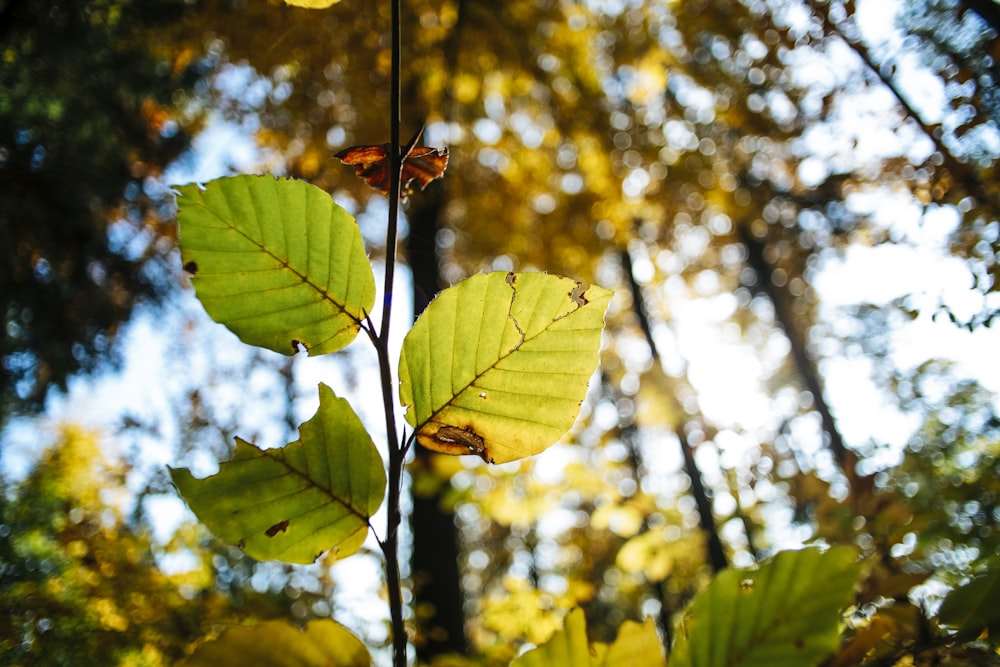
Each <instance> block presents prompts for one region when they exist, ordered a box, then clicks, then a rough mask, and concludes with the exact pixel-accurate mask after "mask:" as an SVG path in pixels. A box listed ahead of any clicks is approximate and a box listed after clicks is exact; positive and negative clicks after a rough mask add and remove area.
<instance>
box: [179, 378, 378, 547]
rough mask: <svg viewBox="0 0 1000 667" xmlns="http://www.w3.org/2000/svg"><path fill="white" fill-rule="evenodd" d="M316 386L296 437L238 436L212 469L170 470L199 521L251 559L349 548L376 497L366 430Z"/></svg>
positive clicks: (373, 453) (373, 454)
mask: <svg viewBox="0 0 1000 667" xmlns="http://www.w3.org/2000/svg"><path fill="white" fill-rule="evenodd" d="M319 389H320V391H319V397H320V404H319V410H318V411H317V412H316V415H315V416H314V417H313V418H312V419H310V420H309V421H307V422H306V423H304V424H303V425H302V427H301V429H300V437H299V439H298V440H297V441H295V442H292V443H289V444H287V445H285V446H284V447H281V448H277V449H258V448H257V447H255V446H253V445H252V444H250V443H248V442H245V441H243V440H240V439H239V438H237V439H236V452H235V454H234V455H233V458H232V460H230V461H227V462H225V463H223V464H222V465H221V466H220V467H219V472H218V473H217V474H215V475H212V476H211V477H206V478H205V479H196V478H195V477H194V476H192V475H191V473H190V472H189V471H188V470H185V469H183V468H181V469H171V471H170V475H171V477H172V478H173V481H174V484H175V485H176V486H177V488H178V489H179V490H180V492H181V495H182V496H184V499H185V500H186V501H187V502H188V505H190V506H191V509H192V510H193V511H194V513H195V514H196V515H197V516H198V518H199V519H200V520H201V521H202V523H204V524H205V525H206V526H208V528H209V530H211V531H212V532H213V533H215V535H217V536H218V537H220V538H221V539H223V540H225V541H226V542H228V543H230V544H237V545H239V546H240V547H241V548H242V549H243V550H244V551H246V553H247V554H249V555H250V556H252V557H254V558H256V559H258V560H282V561H285V562H288V563H311V562H313V561H314V560H316V558H318V557H319V556H320V555H321V554H322V553H323V552H324V551H327V550H330V549H334V550H335V551H336V553H337V555H338V556H339V557H345V556H348V555H350V554H352V553H354V552H355V551H357V550H358V548H360V547H361V544H362V543H363V542H364V540H365V536H366V534H367V530H368V520H369V518H371V516H372V514H374V513H375V511H376V510H377V509H378V507H379V505H380V504H381V503H382V496H383V494H384V493H385V471H384V470H383V467H382V458H381V457H380V456H379V453H378V450H376V449H375V445H374V443H372V440H371V437H369V435H368V433H367V431H365V428H364V426H363V425H362V424H361V420H359V419H358V416H357V415H356V414H355V413H354V410H352V409H351V406H350V404H349V403H348V402H347V401H346V400H344V399H342V398H337V397H336V396H334V394H333V390H331V389H330V388H329V387H327V386H326V385H322V384H321V385H320V388H319Z"/></svg>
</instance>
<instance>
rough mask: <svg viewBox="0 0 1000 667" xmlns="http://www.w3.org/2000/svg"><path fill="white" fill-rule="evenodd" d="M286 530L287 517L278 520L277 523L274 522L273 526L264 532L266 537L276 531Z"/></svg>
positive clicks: (273, 534)
mask: <svg viewBox="0 0 1000 667" xmlns="http://www.w3.org/2000/svg"><path fill="white" fill-rule="evenodd" d="M286 530H288V519H285V520H284V521H279V522H278V523H276V524H274V525H273V526H271V527H270V528H268V529H267V530H265V531H264V534H265V535H267V536H268V537H274V536H275V535H277V534H278V533H283V532H285V531H286Z"/></svg>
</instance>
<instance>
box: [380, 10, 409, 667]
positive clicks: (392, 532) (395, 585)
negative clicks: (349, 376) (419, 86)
mask: <svg viewBox="0 0 1000 667" xmlns="http://www.w3.org/2000/svg"><path fill="white" fill-rule="evenodd" d="M400 13H401V11H400V0H392V27H391V37H390V39H391V41H392V49H391V50H392V65H391V77H390V86H391V91H390V116H391V118H390V119H389V166H390V181H389V226H388V230H387V231H386V237H385V283H384V287H383V290H382V295H383V296H382V326H381V328H380V330H379V335H378V344H377V345H376V346H375V347H376V349H377V350H378V365H379V374H380V377H381V383H382V402H383V406H384V409H385V432H386V440H387V442H388V451H389V479H388V484H389V497H388V499H387V500H388V510H387V515H388V518H387V519H386V523H387V525H386V531H385V541H383V542H382V553H383V554H384V555H385V580H386V587H387V588H388V593H389V616H390V618H391V621H392V651H393V665H394V667H406V662H407V661H406V648H407V637H406V625H405V624H404V623H403V591H402V584H401V582H400V576H399V525H400V523H401V522H402V514H401V511H400V507H399V496H400V492H401V485H402V478H403V457H404V456H405V454H406V451H405V448H404V447H403V445H402V443H400V441H399V436H398V434H397V432H396V413H395V407H394V404H393V397H392V366H391V365H390V360H389V323H390V320H391V316H392V283H393V277H394V274H395V269H396V235H397V231H398V226H399V196H400V186H401V184H400V180H401V172H402V167H403V157H404V156H403V153H402V151H401V150H400V145H399V143H400V139H399V135H400V121H401V111H400V106H401V85H400V50H401V49H400V34H401V32H402V31H401V26H400V20H401V19H400Z"/></svg>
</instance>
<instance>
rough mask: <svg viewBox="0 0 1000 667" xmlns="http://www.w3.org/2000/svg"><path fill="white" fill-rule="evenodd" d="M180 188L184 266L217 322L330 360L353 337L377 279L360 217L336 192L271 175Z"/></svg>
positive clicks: (285, 350) (243, 335)
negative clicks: (353, 214) (356, 218)
mask: <svg viewBox="0 0 1000 667" xmlns="http://www.w3.org/2000/svg"><path fill="white" fill-rule="evenodd" d="M178 191H179V192H180V194H181V196H180V197H179V198H178V200H177V206H178V213H177V220H178V224H179V226H180V246H181V259H182V261H183V262H184V268H185V269H186V270H187V271H189V272H190V273H192V274H193V278H192V279H191V282H192V284H193V285H194V288H195V293H196V294H197V295H198V299H199V300H200V301H201V303H202V305H204V306H205V310H206V311H208V314H209V315H211V316H212V319H214V320H216V321H217V322H221V323H222V324H224V325H226V326H227V327H228V328H229V329H230V330H231V331H232V332H233V333H235V334H236V335H237V336H239V337H240V340H242V341H243V342H244V343H247V344H249V345H257V346H259V347H266V348H267V349H269V350H273V351H275V352H279V353H281V354H293V353H295V352H296V351H297V350H298V349H299V347H305V348H306V349H308V350H309V354H314V355H315V354H326V353H327V352H334V351H336V350H339V349H340V348H342V347H344V346H346V345H347V344H349V343H350V342H351V341H352V340H354V338H355V336H357V334H358V331H359V330H360V327H361V323H362V322H363V321H364V319H365V317H367V315H368V313H370V312H371V309H372V304H373V303H374V302H375V278H374V276H373V275H372V270H371V265H370V264H369V263H368V257H367V255H366V254H365V247H364V242H363V241H362V239H361V232H360V231H359V230H358V226H357V224H356V223H355V222H354V218H352V217H351V215H350V214H349V213H348V212H347V211H345V210H344V209H342V208H341V207H340V206H338V205H337V204H335V203H334V202H333V200H332V199H331V198H330V195H328V194H327V193H326V192H324V191H323V190H321V189H319V188H317V187H316V186H314V185H309V184H308V183H304V182H302V181H293V180H287V179H275V178H271V177H265V176H236V177H233V178H220V179H217V180H214V181H212V182H210V183H208V184H207V185H206V187H205V188H204V189H201V188H199V187H198V186H196V185H185V186H183V187H180V188H178Z"/></svg>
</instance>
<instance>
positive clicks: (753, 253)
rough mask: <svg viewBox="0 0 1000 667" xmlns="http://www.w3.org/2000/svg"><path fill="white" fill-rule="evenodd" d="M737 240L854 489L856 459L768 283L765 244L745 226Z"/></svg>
mask: <svg viewBox="0 0 1000 667" xmlns="http://www.w3.org/2000/svg"><path fill="white" fill-rule="evenodd" d="M740 240H741V241H742V242H743V245H744V246H746V249H747V261H748V262H749V264H750V268H751V269H753V270H754V273H756V274H757V283H758V285H759V286H760V288H761V290H762V291H763V292H764V293H765V294H766V295H767V297H768V299H770V301H771V305H772V306H773V307H774V314H775V318H776V319H777V320H778V322H780V323H781V326H782V328H783V329H784V330H785V337H786V338H787V339H788V344H789V346H790V347H791V350H792V359H793V360H794V361H795V368H796V370H798V372H799V375H800V376H801V377H802V381H803V383H804V384H805V386H806V389H807V390H808V391H809V393H810V394H811V395H812V397H813V405H814V406H815V407H816V412H818V413H819V416H820V420H821V421H822V423H823V432H824V433H826V436H827V438H828V439H829V446H830V451H831V452H833V458H834V459H835V460H836V462H837V466H838V467H839V468H840V470H841V472H843V473H844V476H845V477H846V478H847V481H848V483H850V484H851V486H852V487H853V486H854V485H855V484H856V483H857V471H856V470H855V465H856V463H857V456H856V455H855V454H854V452H852V451H851V450H850V449H848V448H847V446H846V445H845V444H844V439H843V437H841V435H840V429H839V428H838V427H837V422H836V420H834V418H833V413H832V412H831V411H830V406H829V405H827V402H826V397H825V396H824V394H823V387H822V385H821V384H820V380H819V374H818V373H817V372H816V367H815V365H814V364H813V362H812V359H811V358H810V357H809V353H808V352H807V351H806V345H805V341H804V340H803V336H802V335H800V334H799V332H798V330H797V329H796V327H795V326H794V320H793V318H792V313H791V311H790V309H789V308H788V305H787V302H786V299H785V298H784V295H783V294H782V293H781V291H780V290H779V289H778V287H777V286H775V284H774V282H773V281H772V280H771V266H770V265H769V264H768V263H767V260H766V259H765V258H764V244H763V243H761V242H760V241H758V240H757V239H756V238H754V236H753V234H751V233H750V230H749V229H748V227H747V226H746V225H742V226H741V227H740Z"/></svg>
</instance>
